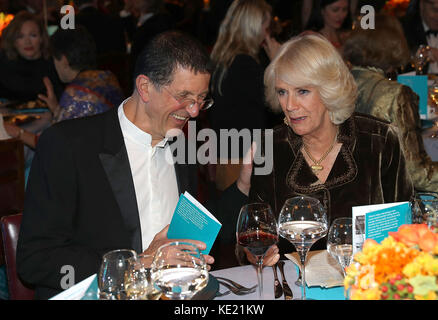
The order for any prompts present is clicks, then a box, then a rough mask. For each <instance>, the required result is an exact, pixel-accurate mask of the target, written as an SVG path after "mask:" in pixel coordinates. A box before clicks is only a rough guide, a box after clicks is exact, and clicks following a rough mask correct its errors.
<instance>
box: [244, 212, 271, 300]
mask: <svg viewBox="0 0 438 320" xmlns="http://www.w3.org/2000/svg"><path fill="white" fill-rule="evenodd" d="M236 237H237V241H238V243H239V245H241V246H242V247H244V248H246V249H247V252H248V254H250V255H252V258H254V259H253V260H254V261H255V263H256V267H257V280H258V286H259V290H258V291H259V298H260V299H262V297H263V273H262V270H263V258H264V256H265V254H266V252H267V251H268V250H269V248H270V247H271V246H273V245H274V244H276V243H277V242H278V226H277V221H276V219H275V216H274V214H273V213H272V210H271V207H270V205H269V204H267V203H250V204H246V205H244V206H243V207H242V208H241V209H240V213H239V218H238V220H237V227H236Z"/></svg>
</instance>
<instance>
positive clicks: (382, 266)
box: [344, 224, 438, 300]
mask: <svg viewBox="0 0 438 320" xmlns="http://www.w3.org/2000/svg"><path fill="white" fill-rule="evenodd" d="M346 272H347V276H346V277H345V279H344V287H345V289H346V290H348V291H349V294H350V299H354V300H378V299H433V300H435V299H438V283H437V279H438V277H437V276H438V234H437V233H434V232H433V231H431V230H430V229H429V228H428V227H427V226H426V225H425V224H411V225H403V226H401V227H400V228H399V229H398V231H397V232H390V233H389V236H388V237H387V238H386V239H384V240H383V241H382V243H381V244H378V243H377V242H376V241H374V240H370V239H368V240H366V241H365V243H364V245H363V248H362V251H361V252H358V253H356V254H355V256H354V262H353V264H351V265H350V266H349V267H347V269H346Z"/></svg>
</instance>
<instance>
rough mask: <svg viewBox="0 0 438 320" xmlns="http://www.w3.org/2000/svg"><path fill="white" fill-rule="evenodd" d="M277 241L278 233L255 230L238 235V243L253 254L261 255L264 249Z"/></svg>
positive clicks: (264, 251) (266, 249)
mask: <svg viewBox="0 0 438 320" xmlns="http://www.w3.org/2000/svg"><path fill="white" fill-rule="evenodd" d="M277 242H278V235H274V234H271V233H267V232H264V231H260V230H256V231H254V232H248V233H245V234H241V235H240V236H239V244H240V245H241V246H243V247H245V248H247V249H248V250H249V252H251V253H252V254H253V255H255V256H263V255H265V253H266V251H268V249H269V248H270V247H271V246H273V245H274V244H276V243H277Z"/></svg>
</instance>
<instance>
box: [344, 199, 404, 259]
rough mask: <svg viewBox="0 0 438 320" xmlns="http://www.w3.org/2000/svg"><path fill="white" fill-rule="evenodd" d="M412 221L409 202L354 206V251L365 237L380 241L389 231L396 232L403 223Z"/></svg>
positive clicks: (360, 245) (359, 246)
mask: <svg viewBox="0 0 438 320" xmlns="http://www.w3.org/2000/svg"><path fill="white" fill-rule="evenodd" d="M411 223H412V214H411V206H410V204H409V202H395V203H385V204H376V205H370V206H358V207H353V251H354V252H356V251H358V250H360V249H361V247H362V244H363V241H364V240H365V239H373V240H375V241H377V242H378V243H380V242H382V240H383V239H385V238H386V237H387V236H388V233H389V232H396V231H397V230H398V228H399V227H400V226H401V225H403V224H411Z"/></svg>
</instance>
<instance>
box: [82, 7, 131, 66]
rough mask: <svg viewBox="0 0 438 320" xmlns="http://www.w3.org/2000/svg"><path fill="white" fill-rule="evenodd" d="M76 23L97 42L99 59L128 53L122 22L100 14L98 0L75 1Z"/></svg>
mask: <svg viewBox="0 0 438 320" xmlns="http://www.w3.org/2000/svg"><path fill="white" fill-rule="evenodd" d="M74 4H75V7H76V10H77V12H76V16H75V23H76V24H80V25H82V26H84V27H85V28H86V29H87V30H88V32H90V34H91V35H92V36H93V38H94V41H95V42H96V47H97V54H98V56H99V59H105V58H106V56H107V55H112V54H124V53H126V38H125V34H124V28H123V23H122V20H121V19H120V18H118V17H112V16H109V15H106V14H104V13H103V12H100V11H99V10H98V9H97V6H96V0H75V1H74Z"/></svg>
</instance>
